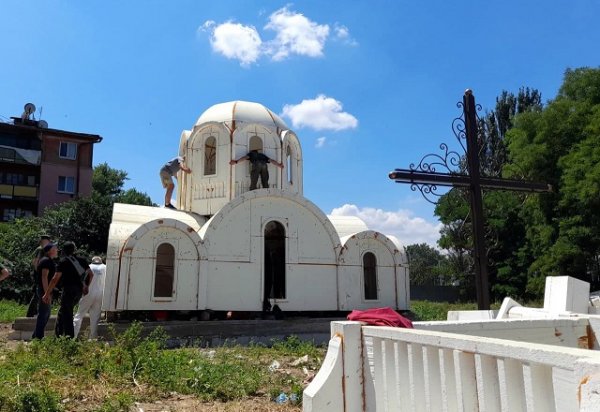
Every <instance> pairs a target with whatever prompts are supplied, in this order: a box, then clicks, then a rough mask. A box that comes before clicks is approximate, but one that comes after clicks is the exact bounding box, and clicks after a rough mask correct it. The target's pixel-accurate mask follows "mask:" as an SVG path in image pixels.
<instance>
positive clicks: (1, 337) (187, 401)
mask: <svg viewBox="0 0 600 412" xmlns="http://www.w3.org/2000/svg"><path fill="white" fill-rule="evenodd" d="M11 330H12V326H11V324H8V323H0V347H4V348H7V349H10V350H14V349H15V348H16V347H17V346H18V345H19V344H20V342H19V341H14V340H10V339H8V336H9V334H10V332H11ZM301 410H302V407H301V406H298V405H292V404H290V403H289V402H288V403H285V404H282V405H278V404H276V403H275V402H273V401H272V400H269V399H267V398H251V399H245V400H243V401H232V402H227V403H222V402H200V401H198V400H197V399H195V398H194V397H193V396H188V395H180V394H172V395H171V396H170V397H169V398H167V399H160V400H157V401H155V402H152V403H138V402H136V403H135V404H134V405H133V406H132V407H131V409H130V411H131V412H195V411H207V412H236V411H240V412H242V411H243V412H272V411H286V412H291V411H301Z"/></svg>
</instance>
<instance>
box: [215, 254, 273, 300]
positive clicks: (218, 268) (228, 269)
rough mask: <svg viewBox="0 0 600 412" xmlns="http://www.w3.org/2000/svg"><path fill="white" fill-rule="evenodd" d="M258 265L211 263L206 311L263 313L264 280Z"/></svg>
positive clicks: (247, 263)
mask: <svg viewBox="0 0 600 412" xmlns="http://www.w3.org/2000/svg"><path fill="white" fill-rule="evenodd" d="M257 266H258V265H257V264H254V263H249V262H215V261H209V262H207V270H208V274H209V275H208V281H207V286H206V288H207V289H206V290H207V291H208V294H207V299H206V308H207V309H212V310H237V311H260V310H261V308H262V304H261V302H262V300H261V296H262V282H261V279H262V278H261V276H260V269H257Z"/></svg>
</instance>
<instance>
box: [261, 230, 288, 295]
mask: <svg viewBox="0 0 600 412" xmlns="http://www.w3.org/2000/svg"><path fill="white" fill-rule="evenodd" d="M264 268H265V284H264V302H263V304H265V303H267V302H268V299H285V296H286V293H285V228H284V227H283V225H282V224H281V223H279V222H276V221H274V220H273V221H270V222H269V223H267V225H266V226H265V264H264Z"/></svg>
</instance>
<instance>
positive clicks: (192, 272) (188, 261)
mask: <svg viewBox="0 0 600 412" xmlns="http://www.w3.org/2000/svg"><path fill="white" fill-rule="evenodd" d="M163 243H168V244H170V245H172V246H173V248H174V250H175V255H174V257H175V259H174V263H175V264H174V270H173V274H174V280H173V295H172V296H170V297H155V296H154V293H153V292H154V285H155V274H156V263H157V260H156V254H157V248H158V246H159V245H160V244H163ZM127 254H128V255H129V256H127V258H126V259H123V261H122V263H123V266H124V267H122V268H121V276H122V281H123V283H125V284H126V285H127V287H126V295H127V307H126V309H128V310H174V309H177V310H194V309H196V308H197V304H198V303H197V302H198V279H199V276H198V274H199V256H198V249H197V247H196V245H195V244H194V242H193V241H192V240H191V239H190V237H189V236H188V235H187V234H186V233H184V232H182V231H181V230H179V229H177V228H174V227H160V228H156V229H153V230H150V231H148V232H146V233H145V234H144V235H143V237H142V238H141V239H139V240H138V241H137V242H136V243H135V246H134V247H133V249H132V250H131V251H130V252H127Z"/></svg>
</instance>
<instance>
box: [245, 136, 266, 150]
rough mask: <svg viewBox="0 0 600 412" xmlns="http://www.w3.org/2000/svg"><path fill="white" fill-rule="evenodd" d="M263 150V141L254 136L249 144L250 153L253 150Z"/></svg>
mask: <svg viewBox="0 0 600 412" xmlns="http://www.w3.org/2000/svg"><path fill="white" fill-rule="evenodd" d="M262 149H263V141H262V139H261V138H260V137H258V136H256V135H255V136H252V137H250V141H249V142H248V151H249V152H251V151H253V150H260V151H262Z"/></svg>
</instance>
